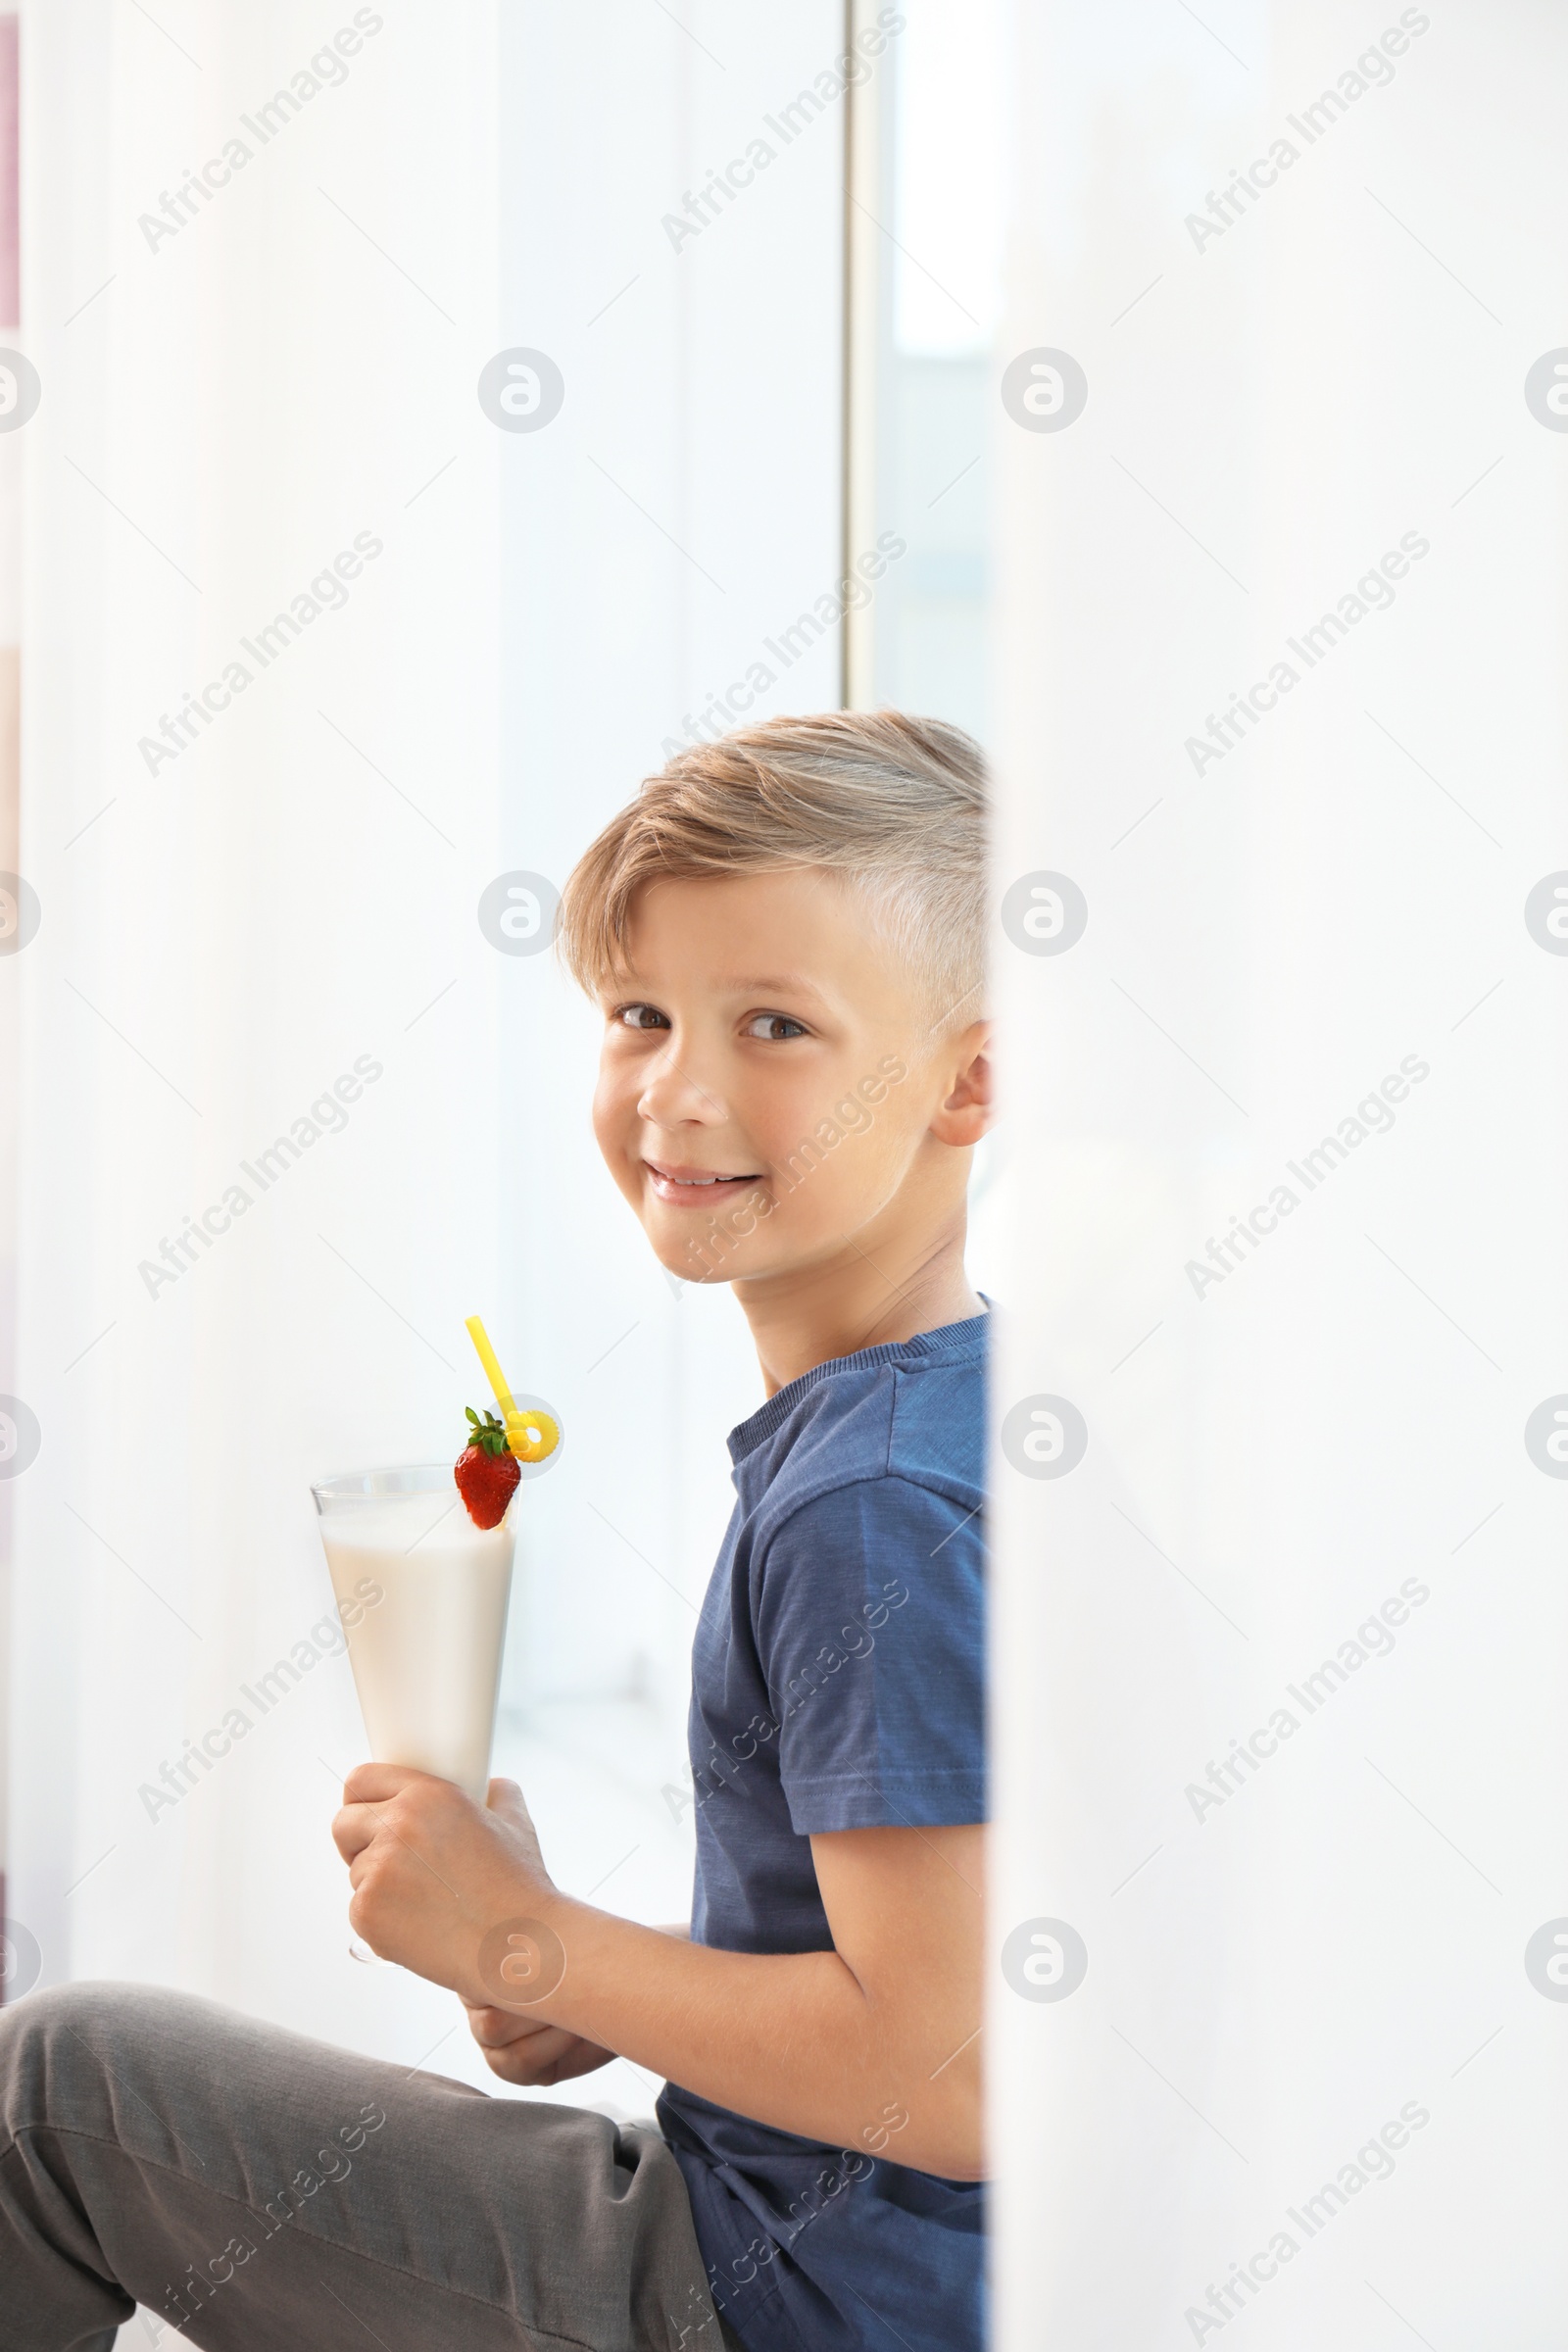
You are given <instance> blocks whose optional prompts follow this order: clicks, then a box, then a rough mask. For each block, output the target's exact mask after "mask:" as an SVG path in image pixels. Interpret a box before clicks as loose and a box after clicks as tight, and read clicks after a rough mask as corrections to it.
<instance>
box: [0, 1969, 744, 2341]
mask: <svg viewBox="0 0 1568 2352" xmlns="http://www.w3.org/2000/svg"><path fill="white" fill-rule="evenodd" d="M138 2303H141V2304H144V2305H145V2306H146V2308H147V2309H148V2310H149V2311H152V2312H154V2313H156V2314H158V2315H159V2317H160V2318H162V2319H164V2320H166V2321H168V2322H169V2323H170V2324H171V2325H172V2326H174V2327H178V2328H179V2329H180V2331H181V2333H182V2334H183V2335H184V2336H185V2337H186V2338H187V2339H188V2340H189V2341H190V2342H192V2343H196V2344H202V2345H206V2346H209V2347H212V2352H274V2348H276V2352H347V2348H348V2347H350V2346H355V2347H363V2352H373V2348H374V2346H375V2345H376V2344H380V2345H381V2346H382V2347H383V2352H447V2348H448V2347H451V2352H535V2347H537V2352H557V2348H558V2347H569V2348H570V2352H677V2347H685V2348H686V2352H719V2347H720V2345H721V2344H722V2343H724V2342H725V2341H729V2342H731V2343H733V2341H734V2339H733V2338H732V2337H729V2336H728V2332H727V2330H726V2331H725V2332H724V2333H723V2334H721V2333H720V2323H719V2321H718V2319H717V2317H716V2315H715V2314H714V2311H713V2307H712V2304H711V2301H710V2299H709V2294H708V2288H707V2282H706V2275H705V2271H704V2266H703V2259H702V2256H701V2254H700V2253H699V2251H698V2247H697V2239H696V2235H695V2232H694V2230H693V2228H692V2216H691V2206H690V2203H689V2201H688V2199H687V2195H686V2187H685V2183H684V2181H683V2180H682V2179H681V2175H680V2171H679V2168H678V2167H677V2165H676V2163H675V2159H674V2157H673V2156H672V2155H671V2154H670V2152H669V2150H668V2148H667V2147H666V2146H665V2145H664V2143H663V2141H662V2139H661V2138H660V2136H659V2135H658V2133H657V2132H655V2131H651V2130H644V2129H641V2128H639V2127H638V2126H636V2125H619V2126H617V2125H615V2124H613V2123H611V2122H610V2121H609V2120H608V2119H607V2118H606V2117H604V2116H602V2115H592V2114H589V2113H586V2112H585V2111H584V2110H582V2109H580V2108H575V2107H558V2106H555V2105H553V2104H550V2103H548V2102H546V2101H543V2100H518V2099H490V2098H486V2097H485V2095H484V2093H483V2092H482V2091H477V2090H473V2089H471V2088H469V2087H468V2086H467V2085H466V2084H464V2083H461V2082H447V2081H445V2080H444V2079H443V2078H441V2077H439V2076H432V2075H423V2074H415V2075H413V2076H409V2075H406V2074H405V2073H404V2072H403V2070H402V2069H401V2068H400V2067H395V2066H387V2065H383V2064H382V2063H380V2062H379V2061H378V2060H375V2059H371V2058H357V2057H355V2056H353V2055H352V2054H351V2053H350V2052H348V2051H345V2050H336V2049H332V2048H330V2047H328V2046H327V2044H325V2043H324V2042H317V2041H307V2040H305V2039H303V2038H302V2037H301V2036H300V2035H298V2034H284V2033H281V2032H279V2031H278V2030H277V2029H275V2028H273V2027H270V2026H263V2025H257V2024H255V2023H254V2022H253V2021H252V2020H250V2019H248V2018H244V2017H240V2016H238V2015H236V2014H235V2013H234V2012H233V2011H232V2010H228V2009H221V2008H219V2007H218V2006H217V2005H216V2004H215V2003H213V2002H211V2001H201V2000H194V1999H192V1998H190V1997H189V1996H188V1995H186V1994H183V1993H175V1992H166V1991H163V1990H161V1989H158V1988H156V1987H153V1986H149V1985H65V1986H61V1987H58V1988H56V1989H55V1990H52V1991H46V1992H35V1993H31V1994H29V1995H28V1996H27V1998H26V1999H25V2000H23V2001H19V2002H18V2003H17V2005H16V2006H15V2007H14V2008H8V2009H6V2010H4V2011H0V2352H67V2348H68V2347H71V2348H73V2352H110V2347H111V2346H112V2345H113V2343H114V2338H115V2329H116V2327H117V2325H118V2324H119V2323H120V2322H122V2321H123V2320H127V2319H129V2318H130V2317H131V2315H132V2312H133V2310H134V2308H135V2306H136V2304H138Z"/></svg>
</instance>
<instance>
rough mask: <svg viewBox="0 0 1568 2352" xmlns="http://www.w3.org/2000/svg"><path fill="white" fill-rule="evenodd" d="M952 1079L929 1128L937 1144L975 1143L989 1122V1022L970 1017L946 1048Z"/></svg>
mask: <svg viewBox="0 0 1568 2352" xmlns="http://www.w3.org/2000/svg"><path fill="white" fill-rule="evenodd" d="M947 1063H948V1070H949V1072H950V1075H951V1081H952V1083H951V1084H950V1086H949V1089H948V1092H947V1095H946V1096H945V1097H944V1099H943V1101H942V1102H941V1103H939V1104H938V1106H937V1111H936V1115H935V1117H934V1118H933V1119H932V1121H931V1132H932V1134H933V1135H934V1136H935V1137H936V1139H937V1141H938V1143H939V1144H956V1145H960V1146H961V1145H966V1144H977V1143H978V1142H979V1141H980V1138H981V1137H982V1136H983V1135H984V1134H985V1132H986V1130H987V1128H988V1127H989V1126H990V1125H991V1101H992V1071H991V1023H990V1022H989V1021H973V1022H971V1023H970V1025H969V1027H968V1028H967V1029H965V1030H964V1031H963V1033H962V1035H961V1036H960V1037H956V1038H955V1039H954V1040H953V1041H952V1043H951V1045H950V1046H949V1048H948V1053H947Z"/></svg>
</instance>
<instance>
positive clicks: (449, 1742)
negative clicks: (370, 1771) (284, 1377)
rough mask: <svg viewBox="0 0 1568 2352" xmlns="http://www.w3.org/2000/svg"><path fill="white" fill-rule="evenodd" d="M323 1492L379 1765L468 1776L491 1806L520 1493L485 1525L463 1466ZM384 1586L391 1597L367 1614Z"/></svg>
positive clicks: (352, 1479) (338, 1482)
mask: <svg viewBox="0 0 1568 2352" xmlns="http://www.w3.org/2000/svg"><path fill="white" fill-rule="evenodd" d="M312 1493H313V1494H314V1495H315V1497H316V1508H317V1512H318V1515H319V1521H320V1528H321V1543H322V1545H323V1547H324V1549H325V1552H326V1561H327V1567H328V1570H329V1571H330V1574H331V1578H332V1590H333V1592H334V1593H335V1594H336V1596H337V1602H338V1611H339V1614H340V1616H341V1618H342V1620H343V1627H344V1633H345V1636H346V1638H347V1642H348V1649H349V1659H350V1663H351V1664H352V1666H353V1669H354V1685H355V1689H356V1690H357V1691H358V1692H359V1697H360V1709H361V1712H362V1713H363V1715H364V1717H365V1729H366V1732H367V1734H368V1738H369V1742H370V1754H371V1756H372V1757H373V1758H374V1760H375V1762H376V1763H378V1764H407V1765H410V1766H412V1767H413V1768H414V1769H416V1770H417V1771H419V1772H430V1773H435V1774H437V1775H438V1776H439V1777H440V1778H441V1779H442V1780H444V1781H456V1782H457V1784H458V1786H459V1787H460V1788H462V1789H466V1790H467V1792H468V1794H469V1795H470V1796H471V1797H473V1798H474V1799H475V1800H476V1802H477V1803H479V1804H481V1805H482V1804H483V1803H484V1801H485V1793H486V1790H487V1789H488V1786H489V1779H490V1745H491V1740H492V1738H493V1736H494V1731H495V1719H496V1698H497V1693H498V1691H499V1689H500V1684H501V1653H502V1646H503V1643H504V1642H505V1639H506V1630H507V1602H508V1599H509V1597H510V1594H511V1590H512V1556H513V1549H514V1544H515V1532H514V1529H513V1526H512V1515H513V1514H512V1508H511V1504H510V1498H509V1499H508V1502H507V1504H506V1506H505V1508H504V1511H503V1515H502V1516H501V1517H500V1518H499V1519H498V1520H497V1521H496V1523H495V1524H493V1525H491V1526H479V1525H477V1524H476V1523H475V1520H474V1518H473V1517H472V1515H471V1513H470V1511H469V1508H468V1506H467V1504H466V1502H465V1499H464V1496H463V1495H462V1494H461V1493H460V1492H459V1490H458V1489H457V1487H456V1486H455V1485H454V1483H453V1471H452V1465H451V1463H450V1462H429V1463H419V1464H418V1465H417V1466H416V1467H414V1468H412V1469H407V1470H367V1471H361V1472H357V1473H354V1474H352V1475H350V1476H348V1477H345V1478H334V1479H329V1480H327V1481H326V1483H325V1484H324V1485H322V1486H319V1487H315V1488H313V1489H312ZM367 1580H368V1583H367ZM371 1587H373V1588H374V1589H375V1591H376V1592H378V1593H379V1595H380V1597H379V1599H377V1600H376V1601H375V1602H374V1603H373V1605H368V1604H367V1601H366V1597H365V1595H366V1593H367V1591H368V1589H369V1588H371Z"/></svg>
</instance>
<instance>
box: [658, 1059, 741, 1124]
mask: <svg viewBox="0 0 1568 2352" xmlns="http://www.w3.org/2000/svg"><path fill="white" fill-rule="evenodd" d="M637 1115H638V1117H639V1118H643V1119H646V1120H647V1121H648V1123H649V1125H650V1126H653V1127H681V1126H688V1125H690V1124H692V1123H693V1122H695V1123H696V1124H697V1125H699V1126H703V1127H719V1126H722V1125H723V1124H724V1122H725V1121H726V1120H727V1118H728V1117H729V1112H728V1110H727V1109H726V1107H725V1105H724V1103H722V1102H721V1101H720V1100H719V1098H718V1096H717V1095H715V1094H714V1093H713V1091H712V1089H711V1087H709V1086H706V1085H705V1084H704V1083H703V1081H702V1079H701V1078H700V1077H699V1076H698V1074H697V1072H696V1071H695V1070H694V1069H693V1068H692V1067H691V1065H690V1062H689V1061H688V1060H687V1059H685V1058H684V1057H683V1056H682V1055H680V1054H677V1052H676V1050H675V1048H674V1047H673V1045H670V1046H666V1047H665V1048H664V1050H663V1052H662V1054H659V1055H658V1056H657V1057H656V1058H655V1059H654V1060H653V1061H652V1062H651V1063H650V1064H649V1067H648V1073H647V1078H646V1081H645V1083H644V1086H643V1091H642V1093H641V1094H640V1095H639V1096H638V1098H637Z"/></svg>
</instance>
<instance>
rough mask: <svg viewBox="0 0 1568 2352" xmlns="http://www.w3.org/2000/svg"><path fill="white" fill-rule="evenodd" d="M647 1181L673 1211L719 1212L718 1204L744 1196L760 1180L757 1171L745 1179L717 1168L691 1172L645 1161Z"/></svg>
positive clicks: (687, 1169) (690, 1169)
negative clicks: (683, 1209)
mask: <svg viewBox="0 0 1568 2352" xmlns="http://www.w3.org/2000/svg"><path fill="white" fill-rule="evenodd" d="M643 1166H644V1167H645V1168H646V1169H647V1171H648V1181H649V1184H650V1186H651V1187H652V1189H653V1191H654V1193H655V1194H656V1196H657V1197H658V1199H659V1200H661V1201H666V1202H667V1203H668V1205H669V1206H670V1207H671V1208H706V1209H714V1208H717V1207H718V1205H719V1203H720V1202H721V1201H728V1200H730V1199H732V1198H733V1196H734V1195H735V1194H736V1193H744V1192H745V1191H747V1189H748V1188H749V1187H750V1186H752V1185H755V1184H760V1182H761V1181H762V1180H761V1177H760V1174H759V1173H757V1172H756V1171H753V1172H752V1173H751V1174H749V1175H743V1176H726V1175H724V1174H723V1172H722V1171H721V1170H719V1169H717V1168H688V1167H681V1166H677V1165H673V1164H668V1165H666V1164H665V1163H664V1162H663V1161H662V1160H657V1159H645V1160H644V1161H643Z"/></svg>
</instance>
